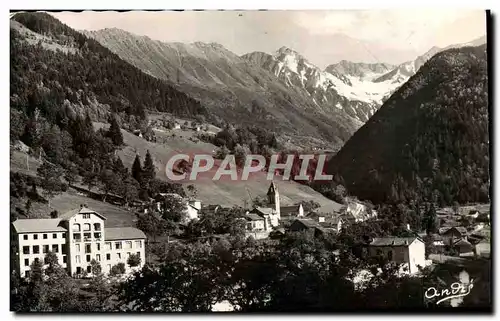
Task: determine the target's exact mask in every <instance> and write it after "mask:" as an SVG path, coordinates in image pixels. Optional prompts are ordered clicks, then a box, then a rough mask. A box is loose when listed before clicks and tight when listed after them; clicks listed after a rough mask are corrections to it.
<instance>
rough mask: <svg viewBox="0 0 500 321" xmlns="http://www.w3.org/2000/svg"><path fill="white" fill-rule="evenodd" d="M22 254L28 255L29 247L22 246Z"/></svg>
mask: <svg viewBox="0 0 500 321" xmlns="http://www.w3.org/2000/svg"><path fill="white" fill-rule="evenodd" d="M23 254H30V247H29V246H23Z"/></svg>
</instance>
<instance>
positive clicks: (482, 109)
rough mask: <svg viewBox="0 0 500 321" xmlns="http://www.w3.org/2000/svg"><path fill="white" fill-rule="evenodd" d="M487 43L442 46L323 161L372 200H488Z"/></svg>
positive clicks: (351, 188)
mask: <svg viewBox="0 0 500 321" xmlns="http://www.w3.org/2000/svg"><path fill="white" fill-rule="evenodd" d="M488 115H489V110H488V71H487V55H486V45H482V46H479V47H460V48H453V49H447V50H445V51H441V52H439V53H437V54H436V55H434V56H433V57H432V58H431V59H430V60H428V61H427V62H426V63H424V64H423V65H422V66H420V68H419V69H418V71H417V72H416V74H415V75H413V76H412V77H411V78H410V79H409V80H408V82H406V83H405V84H403V85H402V86H401V87H400V88H399V89H398V90H397V91H396V92H395V93H394V94H393V95H392V96H391V97H390V98H389V99H388V100H387V101H386V102H385V103H384V105H383V106H382V107H381V108H380V109H379V110H378V111H377V112H376V113H375V115H374V116H373V117H372V118H370V120H368V122H367V123H366V124H365V125H364V126H363V127H361V128H360V129H359V130H358V131H357V132H356V133H355V134H354V135H353V136H352V137H351V139H349V141H348V142H347V143H346V144H345V145H344V146H343V148H342V149H341V150H340V151H339V152H338V153H337V154H336V155H335V156H334V157H333V158H332V160H331V161H330V162H329V164H328V172H329V173H330V174H333V175H335V176H337V177H342V179H341V181H342V182H343V183H344V184H345V186H346V188H347V189H348V191H349V192H350V193H352V194H353V195H356V196H358V197H359V198H360V199H369V200H371V201H372V202H374V203H383V202H400V201H403V202H407V201H408V202H409V201H417V202H418V201H436V202H438V203H440V204H441V205H444V204H446V205H450V204H451V203H452V202H453V201H458V202H460V203H467V202H487V201H488V192H489V159H490V156H489V155H490V153H489V127H488V117H489V116H488Z"/></svg>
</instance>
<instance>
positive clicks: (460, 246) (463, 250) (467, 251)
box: [453, 239, 474, 256]
mask: <svg viewBox="0 0 500 321" xmlns="http://www.w3.org/2000/svg"><path fill="white" fill-rule="evenodd" d="M453 249H454V250H455V251H457V252H458V255H459V256H474V246H473V245H472V244H471V243H470V242H469V241H467V240H464V239H460V240H458V241H456V242H455V243H454V244H453Z"/></svg>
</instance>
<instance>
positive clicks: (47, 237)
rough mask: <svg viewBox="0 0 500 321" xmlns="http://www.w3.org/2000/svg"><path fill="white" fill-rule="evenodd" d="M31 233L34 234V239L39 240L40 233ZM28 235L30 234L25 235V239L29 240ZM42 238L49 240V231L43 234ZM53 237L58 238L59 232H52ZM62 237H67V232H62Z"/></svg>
mask: <svg viewBox="0 0 500 321" xmlns="http://www.w3.org/2000/svg"><path fill="white" fill-rule="evenodd" d="M31 235H33V239H34V240H38V234H31ZM28 236H29V235H28V234H24V235H23V240H25V241H27V240H28ZM42 238H43V239H44V240H48V239H49V234H48V233H44V234H42ZM52 238H53V239H56V238H57V233H52ZM62 238H63V239H64V238H66V233H62Z"/></svg>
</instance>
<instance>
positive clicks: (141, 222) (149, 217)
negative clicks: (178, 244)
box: [136, 212, 166, 242]
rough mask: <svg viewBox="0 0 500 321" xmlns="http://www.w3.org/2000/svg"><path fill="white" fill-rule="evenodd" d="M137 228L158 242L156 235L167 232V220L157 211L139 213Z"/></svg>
mask: <svg viewBox="0 0 500 321" xmlns="http://www.w3.org/2000/svg"><path fill="white" fill-rule="evenodd" d="M137 216H138V217H137V223H136V224H137V228H138V229H140V230H141V231H143V232H144V233H146V235H148V236H152V237H153V241H155V242H156V237H158V236H161V235H163V234H164V233H165V230H166V228H165V221H164V220H163V219H162V218H161V217H160V216H159V215H158V214H156V213H154V212H148V213H145V214H139V215H137Z"/></svg>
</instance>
